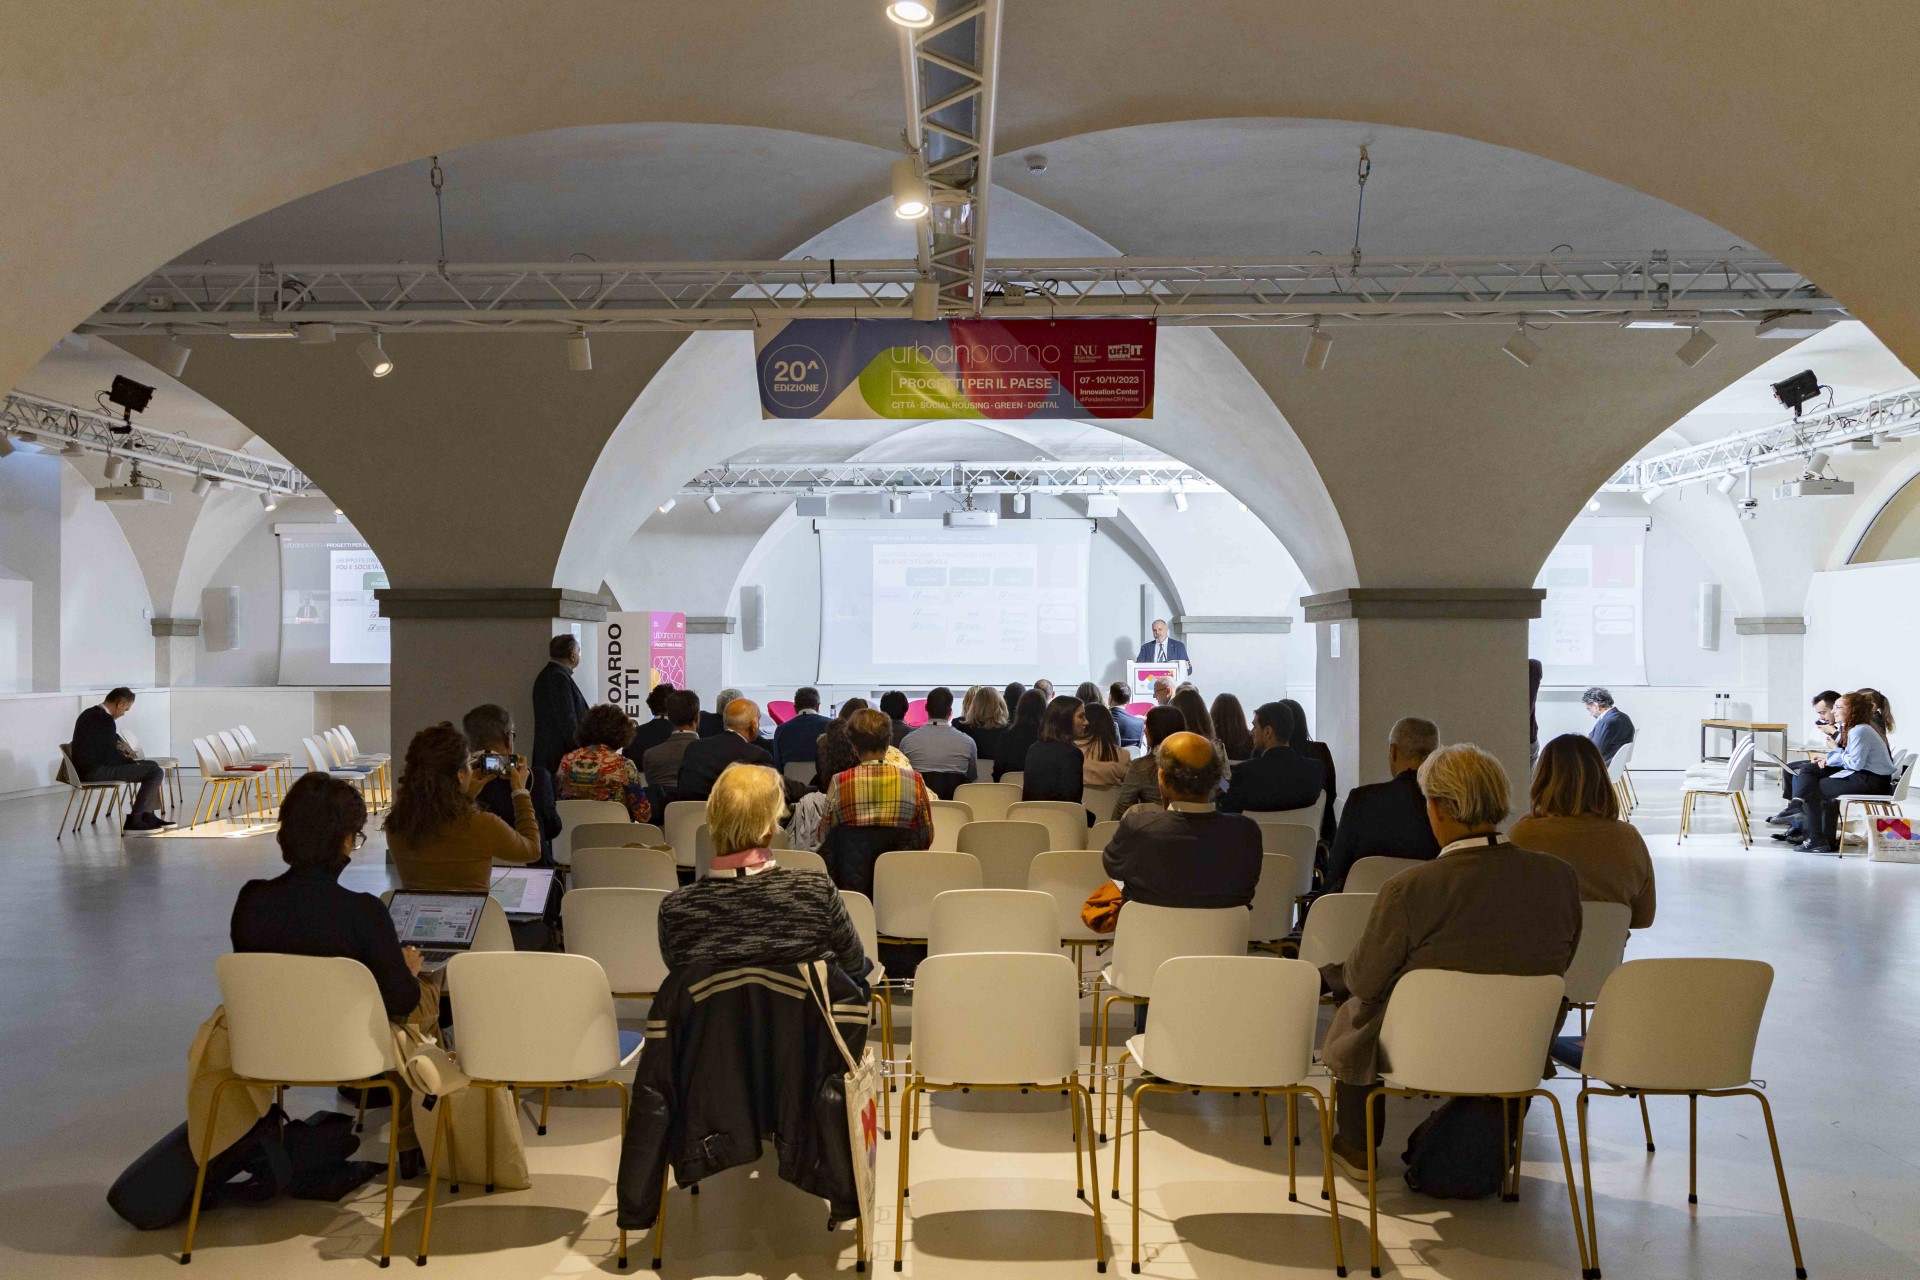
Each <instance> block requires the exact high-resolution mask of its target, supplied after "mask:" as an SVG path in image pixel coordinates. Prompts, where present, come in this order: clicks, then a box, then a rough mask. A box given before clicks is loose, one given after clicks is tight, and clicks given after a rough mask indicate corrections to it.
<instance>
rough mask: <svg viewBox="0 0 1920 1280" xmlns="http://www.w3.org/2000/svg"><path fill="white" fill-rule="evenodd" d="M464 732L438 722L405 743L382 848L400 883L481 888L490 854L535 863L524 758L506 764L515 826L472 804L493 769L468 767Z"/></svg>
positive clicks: (536, 838) (536, 843) (536, 839)
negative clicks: (391, 858)
mask: <svg viewBox="0 0 1920 1280" xmlns="http://www.w3.org/2000/svg"><path fill="white" fill-rule="evenodd" d="M473 764H474V761H473V760H472V758H471V757H470V756H469V754H468V751H467V739H466V735H465V734H463V733H461V732H460V731H459V730H458V729H456V728H454V727H453V726H452V725H451V724H448V723H446V722H445V721H442V722H441V723H439V724H436V725H432V726H430V727H428V728H425V729H422V730H421V731H420V732H418V733H416V734H414V735H413V741H412V742H410V743H408V744H407V759H406V763H405V765H403V766H402V767H401V770H400V785H399V787H398V788H397V789H396V791H395V793H394V798H393V808H392V809H391V810H389V811H388V813H387V821H386V832H387V849H388V851H389V852H391V853H392V855H393V865H394V868H395V870H397V871H398V872H399V873H400V887H401V888H402V889H425V890H428V891H435V892H465V893H485V892H486V891H487V889H488V887H489V885H490V883H491V880H492V872H493V860H494V859H495V858H498V859H500V860H501V861H502V862H534V861H537V860H538V859H539V857H540V827H539V825H538V824H537V823H536V822H535V821H534V817H533V797H532V796H530V795H528V794H527V763H526V761H525V760H523V759H521V758H520V757H518V756H515V757H513V758H512V759H511V761H510V762H509V764H508V766H507V774H506V777H507V782H508V785H510V786H511V787H512V788H513V825H512V826H508V825H507V824H506V823H504V822H502V821H500V819H498V818H496V817H494V816H493V815H492V814H490V813H486V812H483V811H482V810H480V809H478V808H476V807H475V806H474V803H473V798H474V797H475V796H476V795H478V794H479V793H480V789H481V788H482V787H484V786H486V785H487V783H489V782H491V781H492V780H493V779H494V777H495V776H496V775H494V774H491V773H485V772H481V771H479V770H476V769H475V768H474V767H473Z"/></svg>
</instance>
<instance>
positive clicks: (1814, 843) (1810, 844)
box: [1793, 840, 1839, 853]
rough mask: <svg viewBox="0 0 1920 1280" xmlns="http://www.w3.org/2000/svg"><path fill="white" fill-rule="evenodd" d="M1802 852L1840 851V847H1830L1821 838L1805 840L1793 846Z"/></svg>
mask: <svg viewBox="0 0 1920 1280" xmlns="http://www.w3.org/2000/svg"><path fill="white" fill-rule="evenodd" d="M1793 847H1794V849H1795V850H1797V851H1798V852H1800V853H1838V852H1839V850H1838V849H1834V848H1831V847H1829V846H1828V845H1826V844H1824V843H1822V842H1821V841H1819V840H1805V841H1802V842H1801V843H1799V844H1797V845H1794V846H1793Z"/></svg>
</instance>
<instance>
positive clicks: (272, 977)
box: [180, 952, 465, 1267]
mask: <svg viewBox="0 0 1920 1280" xmlns="http://www.w3.org/2000/svg"><path fill="white" fill-rule="evenodd" d="M213 968H214V972H215V973H216V974H217V975H218V976H219V979H220V1000H221V1003H222V1005H224V1006H225V1008H226V1012H227V1035H228V1044H229V1047H230V1051H231V1054H232V1066H233V1075H232V1076H230V1077H229V1078H227V1079H225V1080H222V1081H220V1083H218V1084H216V1085H215V1086H214V1088H213V1097H212V1098H211V1100H210V1101H209V1103H208V1108H207V1126H206V1133H207V1143H206V1147H207V1148H210V1147H211V1146H212V1141H213V1135H214V1134H216V1133H217V1132H218V1131H219V1116H220V1099H221V1096H222V1095H223V1094H224V1093H225V1092H226V1091H227V1089H228V1088H229V1087H231V1086H234V1085H239V1086H242V1087H247V1086H267V1087H271V1088H272V1089H273V1090H274V1094H275V1097H276V1099H277V1098H278V1097H279V1095H280V1093H281V1091H282V1090H284V1089H287V1088H289V1087H293V1086H312V1085H322V1086H336V1087H337V1086H341V1085H345V1086H348V1087H350V1088H357V1089H360V1090H363V1091H364V1090H368V1089H385V1090H386V1091H387V1095H388V1098H389V1099H390V1101H391V1102H393V1103H394V1104H396V1105H397V1104H398V1103H399V1102H400V1092H399V1090H398V1089H397V1088H396V1087H395V1085H394V1083H393V1081H391V1080H389V1079H387V1077H386V1073H387V1072H389V1071H392V1070H393V1069H394V1068H395V1066H396V1065H397V1063H396V1061H395V1058H394V1051H393V1028H392V1027H391V1026H390V1025H389V1024H388V1022H387V1007H386V1004H385V1002H384V1001H383V1000H382V999H381V997H380V987H379V984H377V983H376V982H375V981H374V980H373V974H372V973H371V972H370V971H369V970H368V969H367V967H366V966H365V965H363V964H361V963H360V962H359V961H358V960H347V959H344V958H340V957H334V956H290V955H278V954H273V953H269V952H253V953H246V954H235V955H224V956H220V957H218V958H217V959H215V960H214V962H213ZM461 1030H462V1032H463V1033H464V1031H465V1028H464V1027H463V1028H462V1029H461ZM396 1136H397V1129H390V1130H389V1131H388V1133H387V1198H386V1224H385V1226H384V1227H383V1228H382V1230H381V1233H380V1265H381V1266H383V1267H384V1266H386V1265H387V1259H388V1257H389V1256H391V1254H392V1252H393V1176H394V1163H395V1159H396V1157H397V1156H398V1154H399V1153H398V1151H397V1150H396V1149H395V1146H394V1141H395V1138H396ZM212 1156H213V1152H212V1151H211V1150H208V1149H206V1148H203V1149H202V1150H201V1151H199V1152H198V1153H196V1157H195V1163H196V1164H197V1165H198V1166H199V1173H198V1174H197V1175H196V1177H195V1179H194V1187H193V1200H192V1207H191V1208H190V1209H189V1210H188V1211H187V1239H186V1244H185V1245H184V1246H183V1247H182V1249H181V1251H180V1261H181V1262H182V1263H187V1262H191V1261H192V1260H193V1237H194V1232H195V1231H196V1229H197V1228H198V1227H199V1225H200V1198H201V1196H202V1195H203V1194H204V1193H205V1191H206V1182H207V1163H208V1161H209V1160H210V1159H211V1158H212Z"/></svg>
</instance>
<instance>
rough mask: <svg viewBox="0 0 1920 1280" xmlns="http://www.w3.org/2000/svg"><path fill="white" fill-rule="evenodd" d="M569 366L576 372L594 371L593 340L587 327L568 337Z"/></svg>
mask: <svg viewBox="0 0 1920 1280" xmlns="http://www.w3.org/2000/svg"><path fill="white" fill-rule="evenodd" d="M567 368H569V369H571V370H573V371H574V372H575V373H592V372H593V341H592V339H590V338H588V337H587V331H586V330H585V329H582V330H580V332H578V333H576V334H574V335H573V336H572V337H571V338H568V339H567Z"/></svg>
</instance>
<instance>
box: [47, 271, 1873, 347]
mask: <svg viewBox="0 0 1920 1280" xmlns="http://www.w3.org/2000/svg"><path fill="white" fill-rule="evenodd" d="M922 278H923V276H922V274H921V269H920V266H919V264H917V263H915V262H913V261H909V260H904V259H882V260H862V261H840V260H835V259H825V260H816V259H810V258H809V259H799V260H780V261H773V262H665V263H662V262H653V263H644V262H641V263H580V262H565V263H449V264H448V265H447V266H446V267H444V268H441V267H438V266H434V265H412V264H407V263H393V264H373V265H361V266H325V265H312V266H306V265H302V266H279V265H275V264H273V263H265V264H260V265H255V266H224V267H223V266H175V267H166V268H163V269H162V270H159V271H156V272H154V273H153V274H151V275H149V276H147V277H146V278H145V279H143V280H141V281H140V282H139V283H137V284H135V285H134V286H133V287H132V288H130V289H127V290H126V291H124V292H123V293H121V294H120V295H119V296H117V297H115V298H114V299H113V300H112V301H110V302H108V303H107V304H106V305H105V306H104V307H102V308H101V309H100V310H99V311H97V312H95V313H94V314H93V315H92V316H91V317H89V318H88V320H87V321H86V322H85V323H84V324H82V325H81V326H79V331H80V332H82V333H102V334H119V335H126V334H158V333H171V334H175V335H181V336H191V335H194V334H217V333H229V334H237V335H240V336H248V337H276V336H278V337H289V338H290V337H293V336H295V329H294V326H298V325H321V324H325V325H332V326H334V327H335V328H339V329H345V330H349V331H380V332H386V333H404V332H410V331H411V332H420V333H476V332H497V331H501V330H518V331H525V332H541V333H569V334H571V333H577V332H580V331H582V330H585V331H588V332H611V331H639V332H689V331H697V330H704V329H751V328H755V327H757V326H759V325H761V324H765V323H769V322H775V321H781V320H798V319H807V318H840V319H848V318H859V319H892V320H906V319H910V318H911V317H912V314H913V310H912V294H913V286H914V283H915V282H916V281H918V280H921V279H922ZM981 279H982V291H983V293H982V301H983V303H984V313H985V314H986V315H988V316H990V317H997V318H1003V319H1053V318H1059V319H1067V318H1071V317H1078V316H1101V317H1114V316H1135V317H1148V318H1152V319H1155V320H1157V321H1159V322H1160V323H1162V324H1171V325H1200V326H1209V327H1231V326H1240V325H1310V324H1313V323H1315V322H1316V321H1317V322H1321V323H1325V324H1330V325H1331V324H1380V323H1397V324H1434V323H1457V322H1474V323H1489V322H1496V321H1498V322H1505V323H1513V322H1515V321H1516V320H1519V319H1522V318H1524V319H1526V320H1529V321H1531V322H1534V323H1542V324H1545V323H1597V324H1619V323H1622V322H1624V321H1627V320H1630V319H1635V318H1650V319H1660V318H1666V319H1673V320H1678V321H1681V322H1689V323H1690V322H1696V321H1697V322H1703V323H1714V322H1720V321H1736V320H1747V321H1752V320H1757V319H1759V318H1761V317H1763V316H1766V315H1768V314H1770V313H1773V312H1777V311H1796V312H1798V311H1804V312H1818V313H1822V314H1825V315H1829V316H1844V315H1845V314H1846V309H1845V308H1844V307H1843V306H1842V305H1841V304H1840V303H1839V302H1838V301H1836V300H1835V299H1834V298H1833V297H1832V296H1831V295H1829V294H1828V293H1827V292H1826V291H1825V290H1823V289H1821V288H1820V287H1819V286H1818V285H1816V284H1814V283H1813V282H1812V281H1811V280H1809V279H1807V278H1806V277H1805V276H1802V275H1800V274H1799V273H1798V272H1796V271H1793V270H1791V269H1790V268H1788V267H1786V266H1784V265H1783V264H1781V263H1779V262H1777V261H1775V260H1774V259H1771V258H1767V257H1765V256H1762V255H1759V254H1754V253H1748V252H1745V251H1739V252H1733V253H1728V252H1724V251H1722V252H1711V253H1698V254H1689V253H1670V252H1667V251H1663V250H1662V251H1654V252H1648V253H1619V254H1575V253H1543V254H1533V255H1517V256H1493V257H1450V256H1441V257H1415V258H1372V259H1367V260H1365V261H1363V262H1362V263H1361V264H1360V265H1359V266H1358V267H1355V266H1354V265H1353V264H1352V263H1351V262H1348V261H1344V260H1334V259H1331V258H1324V257H1309V258H1301V259H1292V260H1279V259H1274V260H1267V261H1259V260H1254V261H1243V262H1224V261H1221V260H1219V259H1211V258H1124V257H1119V258H1078V259H1057V260H1056V259H1008V260H1004V261H1000V262H994V263H986V264H984V265H983V266H982V269H981ZM965 313H966V314H970V313H971V307H970V306H969V308H968V309H967V311H966V312H965ZM943 314H948V315H951V314H961V312H957V311H956V310H955V309H954V308H953V307H951V306H949V307H946V308H944V309H943ZM300 336H302V337H306V338H319V339H320V340H325V338H326V337H327V336H329V335H327V334H325V332H324V331H322V330H306V331H301V333H300Z"/></svg>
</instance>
